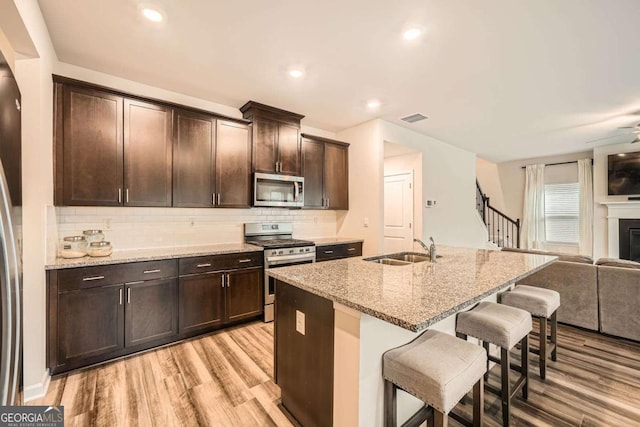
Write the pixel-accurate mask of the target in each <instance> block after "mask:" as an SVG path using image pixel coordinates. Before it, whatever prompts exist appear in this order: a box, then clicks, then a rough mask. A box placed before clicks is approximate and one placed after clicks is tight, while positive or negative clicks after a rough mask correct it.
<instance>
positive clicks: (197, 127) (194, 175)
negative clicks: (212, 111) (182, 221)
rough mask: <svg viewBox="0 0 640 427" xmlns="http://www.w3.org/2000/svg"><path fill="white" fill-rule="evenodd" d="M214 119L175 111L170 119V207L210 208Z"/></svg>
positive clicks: (212, 202) (213, 190) (212, 177)
mask: <svg viewBox="0 0 640 427" xmlns="http://www.w3.org/2000/svg"><path fill="white" fill-rule="evenodd" d="M214 125H215V119H213V118H212V117H210V116H206V115H204V114H198V113H193V112H190V111H183V110H176V111H175V113H174V117H173V140H174V142H173V206H180V207H210V206H213V204H214V200H213V193H214V192H215V189H214V175H213V165H214V161H213V155H214V152H213V138H214Z"/></svg>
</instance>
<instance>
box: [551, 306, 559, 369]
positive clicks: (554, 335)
mask: <svg viewBox="0 0 640 427" xmlns="http://www.w3.org/2000/svg"><path fill="white" fill-rule="evenodd" d="M551 343H552V344H553V351H552V352H551V360H553V361H554V362H555V361H557V360H558V311H557V310H556V311H554V312H553V314H552V315H551Z"/></svg>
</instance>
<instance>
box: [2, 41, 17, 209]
mask: <svg viewBox="0 0 640 427" xmlns="http://www.w3.org/2000/svg"><path fill="white" fill-rule="evenodd" d="M20 110H21V106H20V90H19V89H18V84H17V83H16V79H15V78H14V77H13V73H12V72H11V69H10V68H9V65H8V64H7V63H6V62H5V61H4V57H3V56H2V53H0V111H2V117H1V118H0V159H2V166H3V167H4V175H5V177H6V179H7V186H8V187H9V194H10V195H11V203H12V204H13V206H20V205H21V204H22V168H21V163H22V154H21V153H22V147H21V123H20V122H21V113H20Z"/></svg>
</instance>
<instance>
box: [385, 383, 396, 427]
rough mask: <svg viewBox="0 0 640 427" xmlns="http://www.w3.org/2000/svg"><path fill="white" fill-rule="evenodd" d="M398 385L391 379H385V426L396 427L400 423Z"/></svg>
mask: <svg viewBox="0 0 640 427" xmlns="http://www.w3.org/2000/svg"><path fill="white" fill-rule="evenodd" d="M396 394H397V390H396V385H395V384H394V383H392V382H391V381H388V380H386V379H385V380H384V425H385V427H396V426H397V424H398V421H397V420H398V417H397V401H396Z"/></svg>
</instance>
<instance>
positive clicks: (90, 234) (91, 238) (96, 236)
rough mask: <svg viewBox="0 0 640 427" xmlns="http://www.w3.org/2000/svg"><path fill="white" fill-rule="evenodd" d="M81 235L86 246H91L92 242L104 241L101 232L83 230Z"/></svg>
mask: <svg viewBox="0 0 640 427" xmlns="http://www.w3.org/2000/svg"><path fill="white" fill-rule="evenodd" d="M82 234H83V235H84V238H85V239H86V240H87V243H88V244H91V243H92V242H102V241H103V240H104V233H103V232H102V230H84V231H83V232H82Z"/></svg>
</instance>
